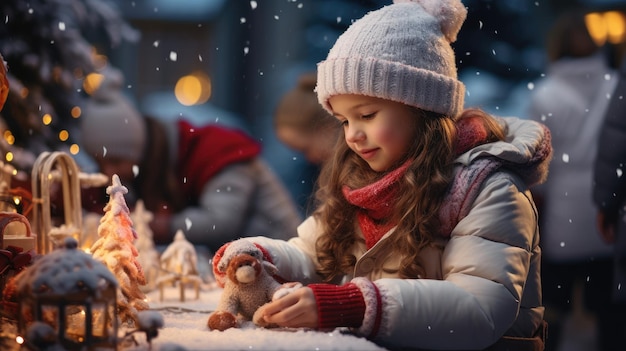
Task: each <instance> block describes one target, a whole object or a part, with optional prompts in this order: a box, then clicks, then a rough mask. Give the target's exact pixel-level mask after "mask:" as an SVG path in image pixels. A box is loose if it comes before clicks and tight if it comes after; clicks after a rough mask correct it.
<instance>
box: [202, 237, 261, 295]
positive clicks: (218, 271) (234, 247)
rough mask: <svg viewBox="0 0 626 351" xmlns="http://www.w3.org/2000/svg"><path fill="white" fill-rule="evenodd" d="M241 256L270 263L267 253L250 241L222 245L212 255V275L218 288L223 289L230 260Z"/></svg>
mask: <svg viewBox="0 0 626 351" xmlns="http://www.w3.org/2000/svg"><path fill="white" fill-rule="evenodd" d="M241 254H248V255H250V256H253V257H256V258H257V259H259V260H261V261H267V262H270V263H272V258H271V256H270V254H269V252H267V250H265V249H264V248H263V247H262V246H261V245H258V244H256V243H253V242H251V241H248V240H245V239H239V240H235V241H231V242H229V243H227V244H224V245H222V247H220V248H219V249H218V250H217V252H216V253H215V255H213V275H214V276H215V280H216V281H217V284H218V285H219V286H221V287H224V283H225V282H226V269H227V268H228V263H230V260H231V259H232V258H233V257H235V256H237V255H241Z"/></svg>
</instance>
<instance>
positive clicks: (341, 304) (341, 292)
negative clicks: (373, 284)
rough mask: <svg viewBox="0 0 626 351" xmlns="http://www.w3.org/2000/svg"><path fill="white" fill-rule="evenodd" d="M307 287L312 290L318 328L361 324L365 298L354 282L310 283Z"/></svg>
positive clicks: (354, 326)
mask: <svg viewBox="0 0 626 351" xmlns="http://www.w3.org/2000/svg"><path fill="white" fill-rule="evenodd" d="M308 287H309V288H311V290H313V295H314V296H315V301H316V302H317V315H318V321H319V328H320V329H332V328H336V327H353V328H358V327H360V326H361V324H362V323H363V316H364V315H365V300H364V299H363V294H362V293H361V290H360V289H359V288H358V287H357V286H356V285H355V284H353V283H348V284H345V285H341V286H337V285H332V284H310V285H308Z"/></svg>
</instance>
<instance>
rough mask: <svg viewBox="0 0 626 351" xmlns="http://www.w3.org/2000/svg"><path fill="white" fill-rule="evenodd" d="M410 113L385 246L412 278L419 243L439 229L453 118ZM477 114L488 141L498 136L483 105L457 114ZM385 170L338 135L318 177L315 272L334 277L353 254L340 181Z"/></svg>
mask: <svg viewBox="0 0 626 351" xmlns="http://www.w3.org/2000/svg"><path fill="white" fill-rule="evenodd" d="M407 108H410V109H411V110H412V111H413V113H414V114H415V118H416V119H417V123H416V124H415V130H414V134H415V138H414V140H415V143H413V144H412V145H411V148H410V149H409V150H407V152H406V156H405V157H404V158H403V159H402V160H400V161H399V163H398V165H397V166H399V165H400V164H403V163H404V162H406V161H408V160H410V165H409V167H408V169H407V172H406V173H405V174H404V176H403V177H402V178H401V179H400V183H399V191H398V194H400V196H399V197H398V199H397V201H396V202H395V204H394V208H393V211H392V215H391V216H390V217H389V218H388V220H389V221H390V222H391V223H397V224H396V225H397V227H396V233H395V234H394V236H393V237H394V241H393V243H392V245H393V248H392V250H391V251H390V252H393V254H394V255H399V256H400V257H402V261H401V264H400V267H401V268H400V271H399V272H398V274H399V276H400V277H402V278H416V277H418V276H419V275H423V273H424V269H423V264H422V262H421V261H420V257H419V253H420V251H421V249H423V248H424V247H426V246H428V245H430V244H432V243H434V242H435V240H434V239H435V235H437V234H435V233H438V231H437V228H438V224H439V218H438V213H439V208H440V206H441V203H442V201H443V199H444V196H445V194H446V191H447V189H448V186H449V185H450V182H451V179H452V168H453V160H454V158H455V156H456V155H455V153H454V147H455V140H456V135H457V129H456V123H455V122H454V120H453V119H451V118H448V117H446V116H444V115H441V114H437V113H433V112H428V111H423V110H419V109H417V108H413V107H408V106H407ZM469 117H478V118H480V119H481V120H482V123H483V125H484V126H485V127H486V128H487V130H488V131H489V135H490V136H489V141H495V140H502V139H503V138H504V131H503V129H502V127H501V126H500V125H499V124H498V123H497V122H496V121H495V119H493V118H492V117H491V116H489V115H488V114H487V113H485V112H484V111H482V110H479V109H468V110H465V111H464V112H463V114H462V115H461V116H460V118H469ZM385 174H386V172H382V173H381V172H376V171H374V170H372V169H371V168H370V167H369V165H368V164H367V163H366V162H365V161H364V160H363V159H362V158H361V157H359V156H358V155H357V154H355V153H354V152H353V151H352V150H350V148H349V147H348V146H347V144H346V142H345V140H344V138H339V140H338V142H337V145H336V148H335V153H334V154H333V157H332V159H331V160H329V162H327V163H326V164H325V165H324V167H323V168H322V171H321V173H320V176H319V178H318V183H317V190H316V193H315V199H316V204H317V210H316V211H315V213H314V216H315V217H316V219H317V220H318V221H319V223H323V226H322V227H323V229H322V233H321V235H320V237H319V238H318V240H317V258H318V260H319V263H320V267H319V269H318V274H320V275H321V276H322V277H323V278H324V280H325V281H333V280H335V278H338V277H340V276H342V275H344V274H347V273H349V272H351V271H352V270H353V269H354V265H355V263H356V257H355V256H354V255H353V254H352V253H351V250H352V247H353V245H354V243H355V241H356V240H362V239H359V238H358V236H357V234H356V226H355V223H356V213H357V207H356V206H354V205H352V204H350V203H348V201H347V200H346V199H345V197H344V196H343V193H342V187H343V186H344V185H348V186H349V187H350V188H353V189H356V188H361V187H363V186H365V185H367V184H370V183H372V182H375V181H376V180H378V179H380V178H381V177H383V176H384V175H385Z"/></svg>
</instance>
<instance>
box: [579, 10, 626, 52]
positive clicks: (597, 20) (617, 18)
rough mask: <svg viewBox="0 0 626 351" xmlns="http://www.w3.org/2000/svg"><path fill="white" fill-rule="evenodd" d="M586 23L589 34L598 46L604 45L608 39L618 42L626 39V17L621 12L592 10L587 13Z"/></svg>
mask: <svg viewBox="0 0 626 351" xmlns="http://www.w3.org/2000/svg"><path fill="white" fill-rule="evenodd" d="M585 24H586V25H587V30H588V31H589V35H591V37H592V38H593V41H595V42H596V44H597V45H598V46H602V45H604V44H605V43H606V42H607V41H608V42H610V43H611V44H618V43H621V42H622V41H624V39H625V36H626V35H625V32H626V18H625V17H624V14H623V13H621V12H618V11H607V12H604V13H599V12H591V13H588V14H587V15H585Z"/></svg>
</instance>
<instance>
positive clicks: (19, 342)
mask: <svg viewBox="0 0 626 351" xmlns="http://www.w3.org/2000/svg"><path fill="white" fill-rule="evenodd" d="M15 342H16V343H18V344H20V345H22V344H23V343H24V338H23V337H21V336H19V335H18V336H16V337H15Z"/></svg>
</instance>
